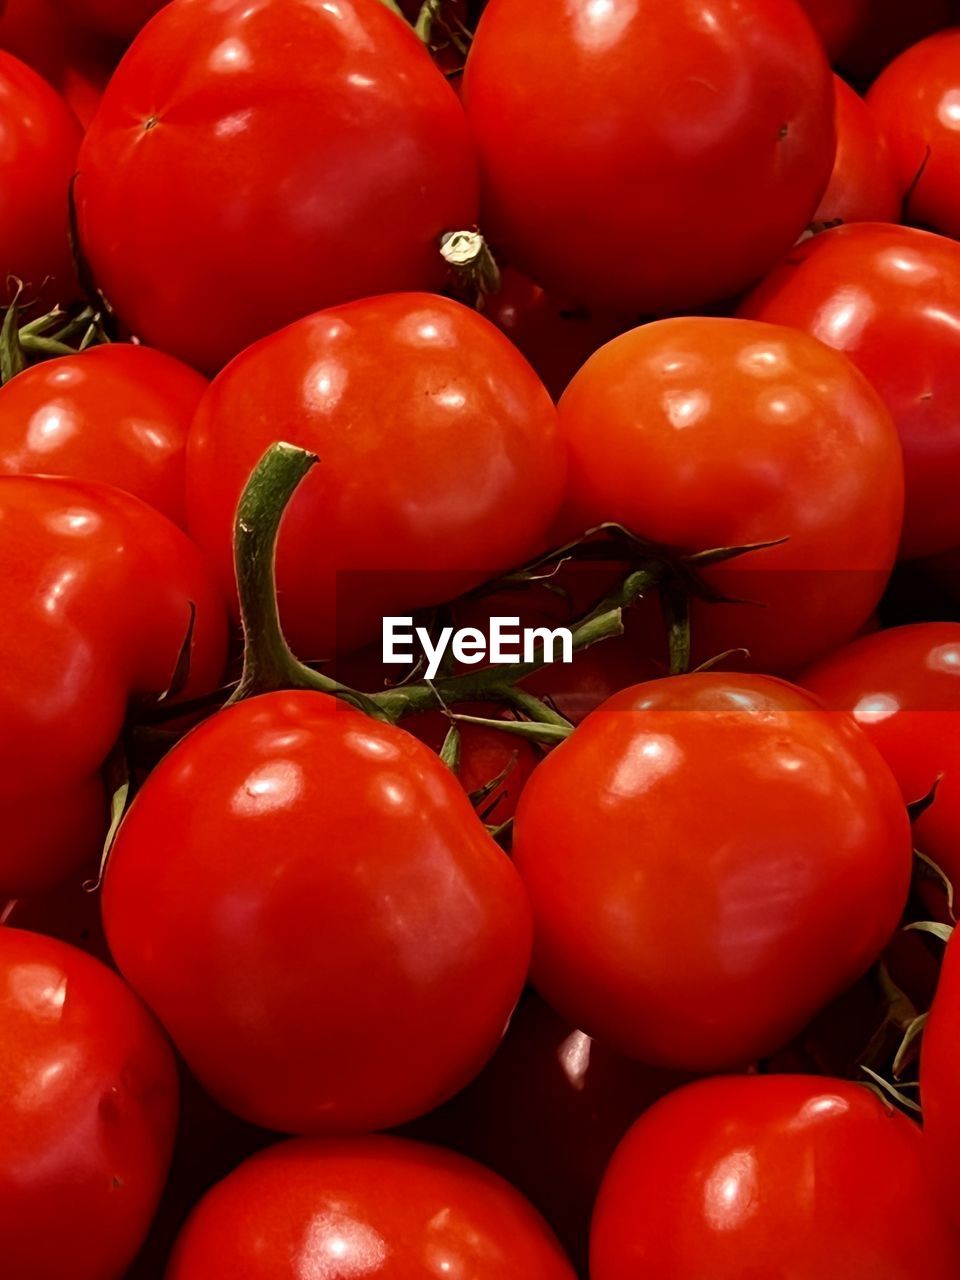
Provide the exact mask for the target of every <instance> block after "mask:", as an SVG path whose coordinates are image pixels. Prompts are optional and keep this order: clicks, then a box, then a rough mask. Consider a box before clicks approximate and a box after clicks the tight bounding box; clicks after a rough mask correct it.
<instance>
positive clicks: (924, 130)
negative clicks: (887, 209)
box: [867, 28, 960, 237]
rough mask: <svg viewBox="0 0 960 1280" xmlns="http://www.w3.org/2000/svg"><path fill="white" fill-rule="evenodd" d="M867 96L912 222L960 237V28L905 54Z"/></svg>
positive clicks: (937, 36) (918, 45) (940, 35)
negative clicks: (907, 193) (906, 194)
mask: <svg viewBox="0 0 960 1280" xmlns="http://www.w3.org/2000/svg"><path fill="white" fill-rule="evenodd" d="M867 100H868V102H869V105H870V110H871V111H872V112H873V114H874V117H875V118H876V119H877V121H878V122H879V124H880V127H881V129H882V130H883V131H884V133H885V134H886V136H887V139H888V140H889V143H890V147H891V150H892V153H893V158H894V163H895V165H896V167H897V174H898V177H899V180H900V182H901V184H902V186H903V188H904V189H905V190H906V189H907V188H911V190H910V196H909V200H908V203H907V212H908V214H909V216H910V220H911V222H921V223H924V224H925V225H927V226H930V227H933V228H934V230H936V231H942V232H943V233H944V235H948V236H954V237H960V140H958V133H957V122H958V103H960V29H956V28H955V29H953V30H951V31H942V32H940V34H939V35H934V36H930V38H929V39H927V40H922V41H921V42H920V43H919V44H916V45H913V47H912V48H910V49H908V50H907V51H906V53H902V54H901V55H900V57H899V58H897V60H896V61H895V62H893V63H892V64H891V65H890V66H889V67H888V68H887V69H886V71H884V73H883V74H882V75H881V76H880V78H879V80H877V82H876V83H875V84H874V85H873V87H872V88H871V90H870V93H869V95H868V99H867ZM918 175H919V178H918ZM914 183H915V185H914Z"/></svg>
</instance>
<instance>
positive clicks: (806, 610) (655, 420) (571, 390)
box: [559, 233, 903, 673]
mask: <svg viewBox="0 0 960 1280" xmlns="http://www.w3.org/2000/svg"><path fill="white" fill-rule="evenodd" d="M828 234H835V233H828ZM559 416H560V428H561V433H562V434H563V436H564V439H565V440H566V442H567V445H568V447H569V451H570V459H569V465H570V479H569V484H568V494H567V512H566V515H565V517H564V524H565V526H566V527H567V528H568V529H570V530H573V529H581V530H582V529H585V528H588V527H591V526H593V525H596V524H598V523H599V522H601V521H603V520H613V521H618V522H619V523H621V524H624V525H626V526H627V527H628V528H630V529H632V530H633V532H634V533H636V534H638V535H639V536H641V537H644V538H647V539H649V540H651V541H653V542H657V543H663V544H666V545H668V546H672V547H676V548H682V549H684V550H686V551H703V550H706V549H708V548H715V547H738V546H745V545H748V544H753V543H764V542H772V541H775V540H777V539H786V541H785V542H783V543H782V544H781V545H778V546H774V547H769V548H766V549H764V550H760V551H755V552H752V553H750V554H749V555H747V556H744V557H742V558H740V559H739V560H734V561H730V562H727V563H725V564H721V565H719V566H716V567H714V568H712V569H710V570H709V571H707V573H706V575H705V576H706V577H707V578H708V579H709V581H710V582H711V583H712V584H713V586H714V588H715V589H716V590H718V591H721V592H722V593H723V594H724V595H726V596H727V597H730V598H732V599H733V600H736V601H749V602H753V604H743V603H735V604H714V603H710V604H701V603H700V602H698V601H695V602H694V608H693V638H694V645H695V652H696V659H697V661H704V660H706V659H708V658H713V657H715V656H716V655H717V654H720V653H722V652H724V651H726V650H728V649H735V648H738V647H743V648H746V649H748V650H749V651H750V654H751V658H752V663H753V665H754V666H755V667H756V668H757V669H759V670H765V671H776V672H784V673H786V672H789V671H791V670H795V669H796V668H797V667H799V666H801V665H803V664H804V663H806V662H809V661H811V660H812V659H813V658H814V657H818V656H819V655H820V654H821V653H824V652H826V651H828V650H830V649H832V648H835V647H836V646H837V645H838V644H842V643H843V642H844V641H846V640H848V639H850V638H851V637H852V636H853V635H854V634H855V633H856V632H857V630H858V628H859V627H860V626H861V625H862V624H863V623H864V622H865V621H866V619H867V618H868V617H869V615H870V613H871V612H872V611H873V609H874V607H875V606H876V604H877V601H878V600H879V598H880V596H881V594H882V592H883V588H884V586H885V584H886V581H887V578H888V576H889V572H890V569H891V567H892V565H893V560H894V556H895V554H896V549H897V542H898V539H899V537H900V522H901V510H902V505H901V504H902V500H903V499H902V492H903V464H902V461H901V455H900V445H899V442H898V440H897V434H896V431H895V429H894V426H893V423H892V422H891V420H890V415H889V413H888V412H887V410H886V409H885V407H884V405H883V403H882V402H881V400H880V398H879V396H878V395H877V393H876V392H875V391H874V390H873V388H872V387H871V386H870V385H869V384H868V383H867V381H866V379H865V378H864V377H863V376H862V375H861V374H859V373H858V372H857V370H856V369H855V368H854V367H853V366H852V365H851V364H850V362H849V361H847V360H846V359H844V358H842V357H839V356H837V354H836V353H835V352H831V351H828V350H827V349H826V348H825V347H824V346H823V345H822V344H821V343H819V342H815V341H814V340H813V339H811V338H809V337H808V336H807V335H805V334H803V335H798V334H797V333H796V332H795V331H792V330H790V329H786V328H781V327H779V326H775V325H765V324H758V323H756V322H753V321H751V322H748V323H745V322H744V321H738V320H729V319H719V318H713V317H693V318H689V319H673V320H662V321H659V322H656V323H654V324H649V325H643V326H641V327H640V328H638V329H633V330H631V331H630V332H629V333H626V334H623V335H622V336H621V337H619V338H615V339H614V340H613V341H612V342H610V343H608V344H607V345H606V346H605V347H602V348H601V349H600V351H598V352H597V354H596V355H594V356H592V357H591V359H590V360H588V361H587V363H586V364H585V365H584V367H583V368H582V369H581V370H580V372H579V373H578V374H577V376H576V377H575V378H574V379H573V381H572V382H571V384H570V386H569V387H568V388H567V390H566V392H565V393H564V395H563V397H562V399H561V401H560V406H559ZM758 605H762V606H764V607H757V606H758Z"/></svg>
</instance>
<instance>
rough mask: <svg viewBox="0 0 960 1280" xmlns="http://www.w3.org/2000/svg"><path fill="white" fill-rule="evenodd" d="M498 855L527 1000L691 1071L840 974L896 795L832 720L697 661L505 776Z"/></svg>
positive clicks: (736, 1050)
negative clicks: (509, 867) (503, 837)
mask: <svg viewBox="0 0 960 1280" xmlns="http://www.w3.org/2000/svg"><path fill="white" fill-rule="evenodd" d="M513 856H514V861H515V863H516V866H517V868H518V870H519V872H520V874H521V876H522V877H523V879H524V882H525V884H526V886H527V890H528V892H529V894H530V900H531V903H532V906H533V914H534V927H535V935H536V941H535V946H534V960H533V981H534V985H535V986H536V987H537V990H538V991H539V992H540V994H541V995H542V996H543V997H544V999H546V1000H547V1001H548V1002H549V1003H550V1004H551V1005H552V1006H553V1007H554V1008H555V1009H556V1010H557V1011H558V1012H559V1013H561V1014H562V1015H563V1016H564V1017H566V1018H568V1019H569V1020H570V1021H571V1022H572V1023H573V1024H574V1025H575V1026H577V1027H580V1028H582V1029H583V1030H584V1031H585V1032H587V1033H588V1034H589V1035H593V1036H596V1037H597V1039H598V1040H601V1041H603V1042H604V1043H606V1044H607V1045H609V1046H610V1047H611V1048H614V1049H617V1050H618V1051H620V1052H621V1053H626V1054H629V1055H630V1056H632V1057H636V1058H638V1059H639V1060H640V1061H642V1062H649V1063H652V1064H654V1065H658V1066H664V1067H670V1068H676V1069H685V1070H693V1071H700V1070H711V1069H718V1068H726V1067H736V1066H738V1065H744V1064H746V1063H748V1062H750V1061H752V1060H753V1059H756V1058H759V1057H763V1056H764V1055H766V1054H768V1053H770V1052H771V1051H772V1050H774V1049H776V1048H778V1047H779V1046H781V1045H783V1044H785V1043H786V1041H787V1040H789V1039H790V1037H791V1036H793V1035H795V1034H796V1033H797V1032H798V1031H799V1030H800V1029H801V1028H802V1027H803V1026H804V1024H805V1023H806V1022H808V1021H809V1019H810V1018H811V1017H812V1015H813V1014H814V1013H816V1012H817V1010H818V1009H820V1008H822V1006H823V1005H825V1004H826V1003H827V1001H828V1000H830V999H831V998H832V997H833V996H835V995H838V994H839V993H840V992H841V991H842V990H843V989H844V987H846V986H849V985H850V983H852V982H853V981H854V980H855V979H856V978H857V977H859V976H860V974H862V973H863V972H864V971H865V970H866V969H867V968H868V966H869V965H870V964H871V962H872V961H873V960H874V959H875V958H876V957H877V955H878V954H879V952H880V950H881V948H882V947H883V945H884V943H885V942H886V940H887V939H888V938H889V936H890V934H891V933H892V932H893V929H894V928H895V926H896V923H897V920H898V919H899V916H900V912H901V910H902V908H903V905H904V901H905V898H906V893H907V888H908V884H909V880H910V870H911V844H910V832H909V823H908V820H907V815H906V810H905V808H904V806H903V801H902V799H901V797H900V793H899V789H898V787H897V785H896V782H895V780H894V778H893V776H892V774H891V773H890V770H889V769H888V768H887V766H886V765H885V764H884V762H883V760H882V759H881V758H880V756H879V754H878V753H877V751H876V748H875V747H873V746H872V745H871V743H870V742H869V740H868V739H867V738H866V736H865V735H864V734H863V733H862V732H861V731H860V730H859V729H858V728H857V727H856V726H855V725H854V724H853V723H852V722H851V721H850V720H849V719H848V718H847V717H846V716H837V715H835V714H831V713H829V712H826V711H821V710H820V708H819V705H818V704H817V702H816V701H815V700H814V699H813V698H811V697H810V695H808V694H806V693H804V692H802V691H801V690H800V689H796V688H794V687H792V686H791V685H788V684H786V683H785V682H783V681H780V680H772V679H769V678H767V677H761V676H726V675H718V674H712V673H711V674H702V675H689V676H679V677H676V678H673V679H669V678H668V679H665V680H656V681H652V682H650V683H648V684H641V685H637V686H635V687H634V688H633V689H627V690H625V691H624V692H623V693H620V694H616V695H615V696H614V697H613V698H610V699H609V700H608V701H607V702H605V703H604V704H603V705H602V706H601V707H600V708H598V710H596V711H595V712H593V714H592V715H590V716H588V717H587V719H586V720H585V721H584V722H583V724H581V725H580V726H579V728H577V729H576V730H575V731H574V733H573V735H572V736H571V737H570V738H568V739H567V741H566V742H564V743H562V744H561V745H560V746H559V747H557V748H556V749H555V750H554V751H553V752H551V754H550V755H549V756H548V757H547V759H546V760H544V762H543V763H542V764H541V765H539V766H538V768H537V770H536V771H535V773H534V774H533V777H532V778H531V779H530V781H529V782H528V783H527V785H526V787H525V788H524V792H523V795H522V796H521V798H520V804H519V807H518V809H517V817H516V822H515V826H514V840H513Z"/></svg>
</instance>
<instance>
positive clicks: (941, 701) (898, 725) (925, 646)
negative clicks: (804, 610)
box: [799, 622, 960, 887]
mask: <svg viewBox="0 0 960 1280" xmlns="http://www.w3.org/2000/svg"><path fill="white" fill-rule="evenodd" d="M799 680H800V683H801V684H802V685H804V687H805V688H807V689H810V690H811V691H812V692H813V693H815V694H816V695H817V697H818V698H820V699H821V701H822V702H824V703H825V704H826V706H828V707H831V708H833V709H836V710H843V711H850V712H852V714H853V716H854V719H855V720H856V721H857V723H858V724H859V725H860V727H861V728H862V729H863V730H864V732H865V733H866V734H867V735H868V736H869V737H870V738H871V739H872V740H873V742H874V744H875V745H876V747H877V749H878V750H879V751H880V754H881V755H882V756H883V758H884V759H885V760H886V762H887V764H888V765H889V766H890V768H891V769H892V770H893V772H894V774H895V775H896V778H897V781H898V782H899V783H900V789H901V791H902V792H903V795H904V798H905V799H906V800H907V801H913V800H921V799H923V797H924V796H926V795H927V794H928V793H929V791H930V789H931V787H933V785H934V783H936V782H937V780H938V779H939V784H938V786H937V794H936V798H935V799H934V802H933V804H932V805H931V806H930V808H929V809H927V810H926V811H925V812H924V813H923V814H921V816H920V818H919V819H918V821H917V823H916V824H915V838H916V841H917V844H918V845H919V847H920V848H921V849H922V850H923V852H924V853H926V854H927V855H928V856H929V857H931V858H932V859H933V860H934V862H936V863H937V864H938V865H939V866H940V867H942V869H943V870H944V871H945V872H946V873H947V875H948V876H949V877H950V879H951V881H952V882H953V883H954V884H956V885H957V886H958V887H960V623H957V622H919V623H916V624H914V625H913V626H905V627H891V628H890V630H888V631H878V632H876V633H875V634H874V635H870V636H864V637H863V639H861V640H855V641H854V642H853V644H850V645H847V646H846V648H844V649H839V650H838V651H837V652H836V653H833V654H831V655H830V656H829V657H827V658H824V659H822V660H821V661H820V662H819V663H817V664H816V665H815V666H813V667H811V668H810V669H809V670H808V671H806V672H805V673H804V674H803V675H801V676H800V677H799Z"/></svg>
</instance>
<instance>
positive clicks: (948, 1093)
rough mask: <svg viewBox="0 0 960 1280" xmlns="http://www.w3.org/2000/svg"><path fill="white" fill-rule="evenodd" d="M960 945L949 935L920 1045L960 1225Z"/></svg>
mask: <svg viewBox="0 0 960 1280" xmlns="http://www.w3.org/2000/svg"><path fill="white" fill-rule="evenodd" d="M958 1074H960V946H958V943H957V939H956V936H954V937H952V938H951V939H950V942H949V943H948V945H947V951H946V955H945V956H944V959H943V968H942V970H941V971H940V982H939V984H938V986H937V994H936V996H935V998H934V1001H933V1007H932V1009H931V1010H930V1018H929V1021H928V1022H927V1025H926V1026H925V1027H924V1029H923V1041H922V1044H921V1049H920V1101H921V1102H922V1103H923V1128H924V1140H925V1141H926V1144H927V1154H928V1162H929V1166H930V1170H931V1173H932V1175H933V1179H934V1183H935V1185H936V1187H937V1190H938V1192H939V1197H940V1201H941V1203H942V1204H943V1206H944V1208H945V1209H946V1211H947V1213H948V1214H949V1215H950V1217H951V1219H952V1220H953V1223H954V1225H955V1226H957V1227H960V1199H958V1196H957V1152H958V1151H960V1105H958V1098H957V1077H958Z"/></svg>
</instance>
